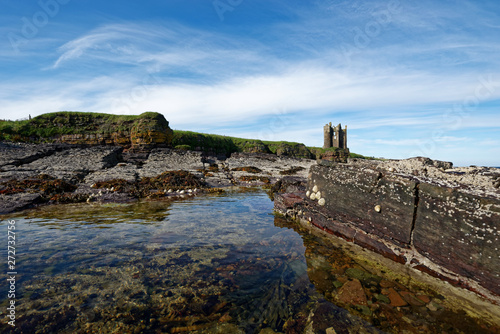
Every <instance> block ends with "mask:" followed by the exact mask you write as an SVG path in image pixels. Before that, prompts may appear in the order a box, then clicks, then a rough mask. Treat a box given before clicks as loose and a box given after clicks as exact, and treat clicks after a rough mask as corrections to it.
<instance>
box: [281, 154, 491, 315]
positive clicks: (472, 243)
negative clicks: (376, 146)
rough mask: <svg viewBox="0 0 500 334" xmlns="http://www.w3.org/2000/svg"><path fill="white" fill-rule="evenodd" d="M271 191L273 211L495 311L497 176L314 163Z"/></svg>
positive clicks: (447, 167) (416, 166)
mask: <svg viewBox="0 0 500 334" xmlns="http://www.w3.org/2000/svg"><path fill="white" fill-rule="evenodd" d="M279 185H280V187H279V189H275V190H276V193H275V194H274V198H275V209H276V211H278V212H281V213H283V214H285V215H287V216H290V217H293V218H295V219H297V220H299V221H301V222H302V223H303V224H309V225H312V226H315V227H317V228H319V229H321V230H323V231H325V232H327V233H329V234H333V235H336V236H339V237H341V238H343V239H345V240H347V241H349V242H352V243H354V244H357V245H360V246H362V247H364V248H368V249H370V250H372V251H375V252H377V253H379V254H382V255H384V256H385V257H387V258H390V259H392V260H394V261H397V262H400V263H402V264H406V265H407V266H409V267H411V268H414V269H416V270H420V271H423V272H426V273H429V274H431V275H433V276H435V277H438V278H440V279H442V280H445V281H448V282H450V283H452V284H453V285H456V286H459V287H463V288H466V289H468V290H471V291H474V292H475V293H477V294H479V295H481V296H483V297H485V298H487V299H488V300H490V301H491V302H493V303H494V304H497V305H500V252H499V247H500V243H499V237H500V190H499V185H500V169H497V168H488V167H474V166H472V167H461V168H452V165H451V163H447V162H441V161H434V160H430V159H427V158H412V159H407V160H399V161H366V160H364V161H361V160H356V159H351V160H349V162H348V163H345V164H342V163H330V162H324V161H321V162H319V163H318V164H317V165H314V166H312V167H311V168H310V172H309V175H308V180H307V184H303V185H302V187H301V186H300V185H298V184H297V182H296V181H293V180H287V179H284V180H282V181H281V183H280V184H279Z"/></svg>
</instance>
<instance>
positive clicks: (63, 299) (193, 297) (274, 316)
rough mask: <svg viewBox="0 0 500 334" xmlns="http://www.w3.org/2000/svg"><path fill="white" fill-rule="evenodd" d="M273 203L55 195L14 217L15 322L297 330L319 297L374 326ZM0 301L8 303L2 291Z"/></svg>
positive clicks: (43, 329)
mask: <svg viewBox="0 0 500 334" xmlns="http://www.w3.org/2000/svg"><path fill="white" fill-rule="evenodd" d="M272 206H273V204H272V202H271V201H270V200H269V199H268V197H267V195H266V194H265V193H263V192H261V191H257V192H244V193H231V194H228V195H223V196H216V197H199V198H195V199H191V200H186V201H183V202H176V203H171V204H169V203H165V202H142V203H136V204H128V205H116V204H113V205H83V206H82V205H76V206H58V207H56V206H54V207H47V208H44V209H43V210H37V211H30V212H24V213H23V214H22V215H21V216H18V217H13V218H11V219H15V221H16V227H17V230H16V233H17V245H16V248H17V254H16V257H17V263H16V265H17V271H18V275H17V287H18V291H17V292H18V294H17V298H16V299H17V309H16V313H17V319H16V328H15V330H16V331H17V332H23V333H37V332H40V333H49V332H67V333H86V332H88V333H97V332H100V333H148V332H150V333H161V332H166V333H177V332H196V331H198V332H200V333H239V332H240V333H259V332H260V331H261V330H263V329H264V330H266V329H268V330H269V329H273V330H277V331H283V330H286V328H287V327H288V332H295V330H291V329H290V328H292V327H293V328H296V329H297V332H299V331H300V330H301V329H304V328H305V324H306V322H307V317H309V316H310V313H311V310H312V309H313V308H314V307H315V306H317V305H320V304H325V305H328V308H331V309H335V310H336V314H337V316H338V317H339V323H346V325H345V326H350V327H352V328H353V329H355V328H361V327H365V328H366V329H367V330H366V332H377V331H376V330H375V329H372V328H371V326H370V325H368V324H367V323H366V322H364V321H362V320H361V319H359V318H357V317H355V316H351V315H349V314H348V313H347V311H345V310H343V309H341V308H338V307H335V306H334V305H333V304H330V303H328V302H327V301H325V300H324V299H323V296H322V295H321V294H319V293H318V292H316V290H315V288H314V285H313V284H311V282H310V281H309V278H308V275H307V265H306V259H305V256H304V252H305V247H304V245H303V242H302V239H301V237H300V235H298V234H297V233H296V232H295V231H293V230H292V229H289V228H286V227H277V226H275V217H274V216H273V215H272V214H271V213H272ZM6 223H7V222H6V221H5V220H3V221H2V222H1V224H0V229H2V230H6V229H7V227H6ZM0 288H1V289H2V291H6V289H7V285H6V284H5V282H2V283H1V286H0ZM0 296H1V297H2V298H5V297H6V294H2V295H0ZM0 302H1V303H2V305H1V306H2V310H5V307H6V302H7V301H6V299H2V300H0ZM2 329H3V330H4V331H10V330H12V328H9V327H7V326H5V325H4V326H3V327H2Z"/></svg>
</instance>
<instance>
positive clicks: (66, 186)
mask: <svg viewBox="0 0 500 334" xmlns="http://www.w3.org/2000/svg"><path fill="white" fill-rule="evenodd" d="M313 164H315V161H314V160H310V159H296V158H288V157H278V156H276V155H273V154H251V153H248V154H243V153H236V154H233V155H231V156H230V157H228V158H225V157H214V156H207V155H205V154H203V153H202V152H198V151H185V150H175V149H170V148H150V149H147V150H142V151H132V150H130V151H126V150H124V148H123V147H119V146H110V145H106V146H84V145H68V144H39V145H36V144H16V143H2V142H0V214H7V213H11V212H14V211H19V210H24V209H29V208H33V207H36V206H38V205H47V204H60V203H76V202H93V201H98V202H127V201H133V200H137V199H139V198H150V199H162V198H165V199H182V198H187V197H190V196H195V195H197V194H201V193H206V192H220V191H223V188H226V187H230V186H240V187H241V186H243V187H254V186H266V187H271V186H272V185H273V184H274V183H276V181H277V180H279V179H280V178H282V177H283V175H294V176H296V177H298V178H301V179H302V180H306V178H307V173H308V171H309V167H310V166H311V165H313Z"/></svg>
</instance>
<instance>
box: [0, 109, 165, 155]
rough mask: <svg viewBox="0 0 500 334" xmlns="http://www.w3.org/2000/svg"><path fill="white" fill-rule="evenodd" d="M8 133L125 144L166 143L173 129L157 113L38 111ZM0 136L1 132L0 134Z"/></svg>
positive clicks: (39, 139)
mask: <svg viewBox="0 0 500 334" xmlns="http://www.w3.org/2000/svg"><path fill="white" fill-rule="evenodd" d="M24 122H25V124H22V125H19V126H18V128H17V129H10V130H9V131H10V132H12V133H10V135H15V136H16V138H18V139H19V140H24V141H29V142H47V141H48V142H54V143H64V144H79V145H117V146H121V147H125V148H130V147H133V148H136V147H145V146H155V145H156V146H158V145H159V146H169V145H170V144H171V142H172V137H173V131H172V130H171V129H170V127H169V124H168V121H167V120H166V119H165V117H164V116H163V115H161V114H159V113H154V112H146V113H143V114H141V115H139V116H118V115H110V114H98V113H80V112H57V113H50V114H44V115H40V116H38V117H35V118H33V119H32V120H29V121H24ZM0 138H2V134H0Z"/></svg>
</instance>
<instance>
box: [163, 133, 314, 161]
mask: <svg viewBox="0 0 500 334" xmlns="http://www.w3.org/2000/svg"><path fill="white" fill-rule="evenodd" d="M172 145H173V146H174V147H175V148H180V149H186V150H198V151H205V152H209V153H213V154H226V155H228V154H231V153H235V152H244V153H273V154H276V155H279V156H281V155H283V156H293V157H296V158H311V157H312V155H311V152H310V151H309V150H308V149H307V147H306V146H305V145H304V144H301V143H294V142H286V141H263V140H259V139H245V138H238V137H229V136H221V135H213V134H205V133H198V132H191V131H181V130H174V137H173V140H172Z"/></svg>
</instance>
